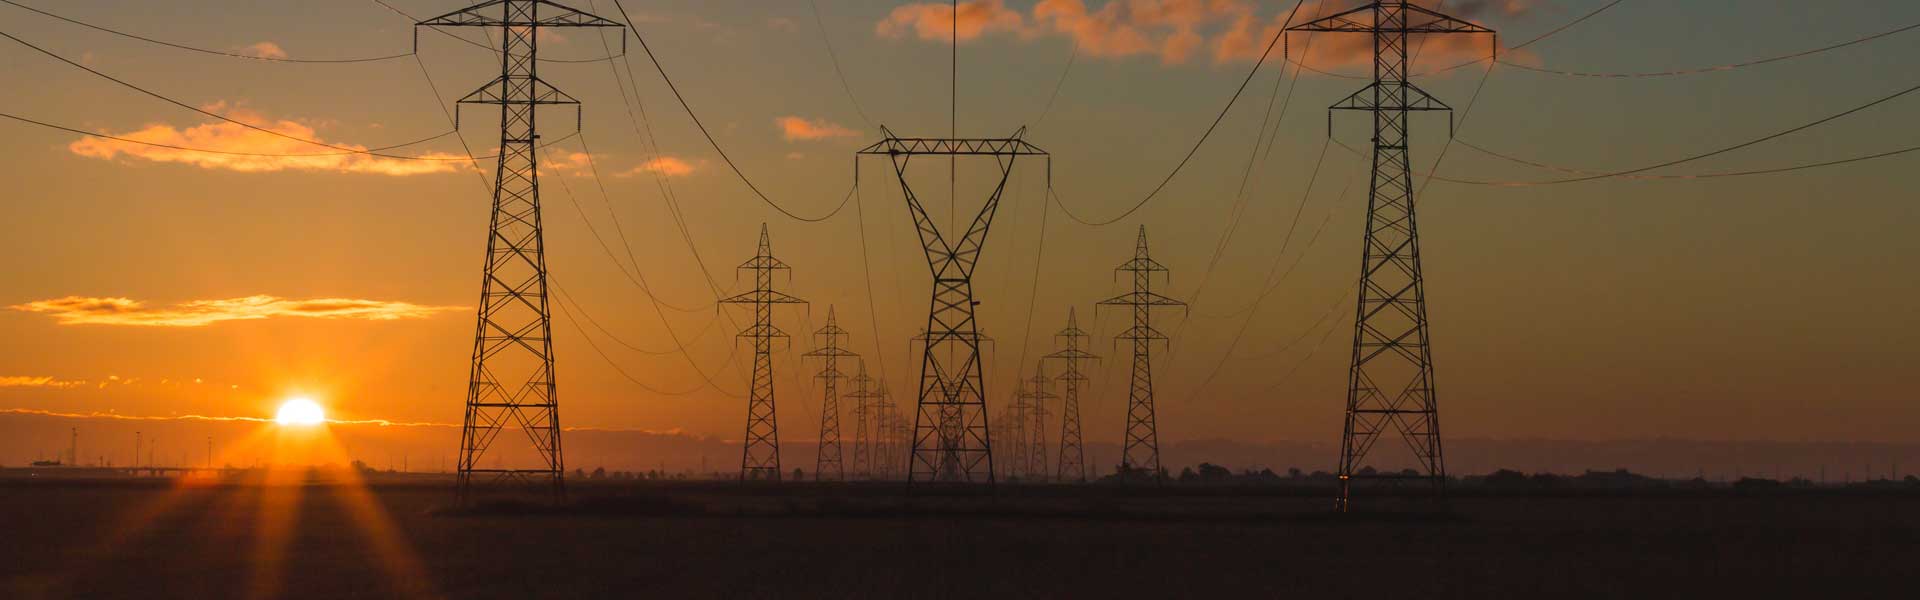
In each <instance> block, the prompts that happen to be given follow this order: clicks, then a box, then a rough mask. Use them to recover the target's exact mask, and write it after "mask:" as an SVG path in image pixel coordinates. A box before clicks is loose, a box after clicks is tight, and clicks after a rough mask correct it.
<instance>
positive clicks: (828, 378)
mask: <svg viewBox="0 0 1920 600" xmlns="http://www.w3.org/2000/svg"><path fill="white" fill-rule="evenodd" d="M740 269H741V270H743V271H751V272H752V273H753V276H754V278H753V281H754V287H753V289H750V290H747V291H744V292H741V293H739V294H737V295H734V296H732V297H730V298H726V299H724V300H722V302H723V303H728V304H739V305H745V306H750V307H752V310H753V315H754V320H753V322H752V324H750V325H748V326H747V327H746V328H745V329H743V330H741V332H740V334H739V335H740V337H741V338H742V339H745V340H748V341H749V343H751V344H752V346H753V351H754V359H753V371H752V382H751V386H750V392H749V394H748V397H747V415H746V416H747V419H746V429H745V435H744V437H743V438H742V443H741V461H740V480H741V481H779V480H781V478H782V474H783V471H782V464H781V461H780V441H779V439H780V438H779V427H778V420H777V418H776V414H777V411H776V403H775V400H774V398H775V396H774V379H775V377H774V368H773V356H772V350H773V345H774V340H777V339H782V338H786V337H787V334H786V333H785V332H784V331H782V330H781V329H780V328H779V327H778V326H777V325H775V324H774V323H773V310H772V308H773V306H775V305H778V304H800V303H804V302H805V301H804V300H801V299H799V298H796V297H794V296H792V295H789V294H787V293H785V292H781V291H779V290H776V289H773V286H774V277H773V274H774V273H776V272H780V271H786V270H789V269H790V267H789V266H788V265H787V264H786V263H785V262H783V261H781V260H780V259H778V258H776V257H774V255H773V250H772V244H771V241H770V239H769V236H768V233H767V227H766V225H765V224H762V225H761V227H760V240H759V246H758V249H757V251H756V253H755V255H754V256H753V258H750V259H748V260H747V261H746V262H745V263H742V264H741V265H740ZM1115 271H1117V272H1122V273H1127V274H1129V275H1130V276H1131V279H1132V281H1133V289H1132V290H1131V291H1129V292H1127V293H1124V294H1121V295H1119V296H1115V297H1113V298H1108V299H1105V300H1101V301H1100V302H1099V303H1098V306H1114V307H1124V308H1127V309H1130V310H1129V311H1128V312H1129V315H1128V316H1129V317H1131V319H1132V321H1131V324H1130V326H1129V327H1128V328H1127V329H1125V330H1123V331H1121V332H1120V333H1118V334H1117V335H1116V336H1115V339H1116V340H1125V341H1128V342H1130V343H1131V346H1132V351H1133V355H1132V357H1133V361H1132V369H1131V373H1130V376H1129V378H1128V380H1129V385H1128V393H1127V411H1126V427H1125V437H1124V438H1123V444H1122V454H1121V457H1120V458H1121V460H1120V464H1119V469H1118V474H1119V475H1120V476H1121V478H1122V480H1123V481H1124V480H1127V479H1159V478H1162V477H1164V475H1165V469H1164V467H1163V466H1162V465H1161V463H1160V444H1159V435H1158V419H1157V418H1156V413H1155V409H1154V389H1153V364H1152V355H1151V353H1152V349H1153V342H1155V341H1166V340H1167V337H1166V336H1165V335H1164V334H1162V333H1161V332H1160V331H1159V329H1157V328H1155V327H1154V326H1153V320H1152V317H1153V311H1154V309H1156V308H1175V307H1185V306H1186V305H1185V303H1183V302H1180V301H1178V300H1174V299H1172V298H1169V297H1167V296H1165V295H1163V294H1160V293H1158V292H1155V291H1153V288H1154V276H1155V275H1156V274H1158V275H1159V276H1160V277H1161V278H1163V279H1164V278H1165V276H1166V274H1167V268H1166V266H1165V265H1162V264H1161V263H1159V262H1158V261H1155V260H1154V259H1153V257H1152V256H1151V254H1150V253H1149V251H1148V247H1147V231H1146V227H1145V226H1142V227H1141V228H1140V231H1139V237H1138V238H1137V240H1136V242H1135V246H1134V255H1133V258H1131V259H1129V260H1127V261H1126V262H1124V263H1121V265H1120V266H1119V267H1117V268H1116V269H1115ZM848 335H849V334H848V332H847V330H845V329H843V328H841V327H840V324H839V317H838V315H837V314H836V313H835V310H834V308H833V307H832V306H829V307H828V308H827V320H826V324H825V325H824V326H822V327H821V328H820V329H818V330H816V331H814V332H813V336H814V338H815V348H814V349H813V350H811V351H809V352H807V353H805V354H803V355H802V356H803V357H805V358H811V359H817V360H818V361H819V362H820V365H821V366H820V371H819V372H818V373H817V374H815V375H814V377H815V378H816V379H818V380H819V381H820V382H821V386H820V389H821V403H820V429H819V438H818V440H819V451H818V453H816V455H815V460H814V465H813V471H812V478H813V480H815V481H848V480H862V481H865V480H879V481H884V480H896V479H900V478H902V477H903V476H904V475H905V474H906V472H907V469H908V468H909V460H910V458H909V457H910V453H909V449H910V448H911V445H910V444H911V442H912V440H911V438H910V436H909V431H910V428H911V427H910V425H909V424H908V423H907V419H906V418H905V417H904V416H902V415H901V413H900V412H899V411H898V410H897V409H898V408H899V407H898V405H897V404H896V403H895V402H893V400H892V397H891V395H890V394H889V393H888V391H887V386H886V382H885V381H884V380H880V379H875V378H874V377H872V376H871V375H869V374H868V371H867V365H866V360H865V359H864V358H863V357H861V356H860V355H859V354H858V353H856V352H853V351H851V350H848V349H847V348H846V347H845V342H846V339H847V337H848ZM976 335H978V334H976ZM927 338H928V336H927V334H926V333H924V332H922V333H921V334H920V335H919V336H916V338H915V339H916V340H917V341H919V342H921V344H920V346H919V347H920V350H921V351H922V352H925V351H926V344H925V341H926V340H927ZM1054 338H1055V347H1056V349H1055V351H1054V352H1052V353H1049V354H1046V355H1044V356H1042V357H1041V358H1040V359H1039V360H1038V361H1036V362H1035V364H1034V368H1033V371H1032V372H1031V373H1032V374H1031V376H1022V377H1020V378H1018V381H1017V383H1016V384H1015V386H1014V390H1013V393H1012V395H1011V396H1010V401H1009V402H1008V403H1007V404H1005V405H1003V408H1002V411H1001V412H1000V413H999V414H998V415H997V416H996V417H995V418H994V419H993V420H992V421H991V429H990V431H991V432H993V433H994V434H997V436H998V437H997V439H998V440H1001V442H1000V443H999V444H992V445H990V446H988V448H987V452H988V456H989V457H990V458H988V461H989V462H990V463H991V464H994V465H996V466H997V470H996V471H995V473H994V474H995V475H996V476H997V478H1000V479H1006V480H1009V481H1028V482H1045V481H1058V482H1085V481H1087V480H1088V478H1089V475H1090V473H1089V472H1088V470H1087V459H1086V446H1085V443H1084V439H1083V435H1082V430H1081V423H1082V421H1081V394H1082V392H1084V391H1085V390H1086V383H1087V381H1088V379H1087V376H1086V373H1085V371H1084V370H1083V366H1084V364H1085V363H1086V361H1088V360H1093V359H1098V358H1099V357H1098V356H1096V355H1094V354H1092V353H1090V352H1088V351H1087V350H1086V349H1085V344H1086V342H1087V339H1088V338H1089V334H1088V333H1087V332H1086V331H1085V330H1083V329H1081V328H1080V323H1079V314H1078V311H1077V310H1076V309H1074V308H1068V309H1067V321H1066V327H1065V328H1063V329H1061V330H1060V331H1059V332H1058V333H1056V334H1054ZM985 339H986V338H985V337H984V336H983V335H982V336H981V340H985ZM848 361H851V363H852V367H853V373H852V374H851V375H849V374H848V372H847V371H845V370H843V367H845V366H847V362H848ZM1050 364H1058V365H1059V367H1060V370H1059V371H1058V374H1057V375H1052V376H1049V374H1048V373H1049V372H1050V369H1049V365H1050ZM1056 382H1057V383H1059V384H1060V386H1061V390H1062V393H1059V394H1056V393H1054V392H1053V389H1054V386H1053V385H1052V384H1054V383H1056ZM843 383H845V384H847V388H842V384H843ZM843 399H845V400H850V401H851V402H852V407H851V411H850V412H851V416H852V423H851V428H852V431H853V435H852V442H851V444H850V447H849V444H847V443H846V439H845V435H844V434H845V431H846V429H847V427H846V424H845V423H843V420H842V416H843V415H842V403H841V401H842V400H843ZM1055 401H1058V404H1059V409H1058V410H1057V411H1056V410H1055V409H1053V408H1050V406H1051V405H1052V404H1054V402H1055ZM1055 416H1057V417H1058V421H1054V420H1053V418H1054V417H1055ZM1056 423H1057V427H1058V429H1057V430H1056V429H1055V425H1056ZM1056 431H1057V437H1054V436H1055V435H1056V434H1055V433H1054V432H1056ZM989 439H996V438H989ZM1054 439H1057V440H1058V443H1057V446H1054V445H1052V444H1050V443H1049V440H1054ZM996 446H997V447H998V448H997V449H999V450H1000V452H999V453H997V454H998V455H999V456H998V457H997V458H998V461H997V462H996V461H995V460H994V457H995V454H996V453H995V452H993V451H994V450H995V449H996V448H995V447H996Z"/></svg>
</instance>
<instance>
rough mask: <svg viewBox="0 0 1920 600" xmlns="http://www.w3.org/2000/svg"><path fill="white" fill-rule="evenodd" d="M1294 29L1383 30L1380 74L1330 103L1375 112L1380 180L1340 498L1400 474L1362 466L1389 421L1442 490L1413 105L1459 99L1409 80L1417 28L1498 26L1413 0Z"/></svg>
mask: <svg viewBox="0 0 1920 600" xmlns="http://www.w3.org/2000/svg"><path fill="white" fill-rule="evenodd" d="M1289 31H1328V32H1348V33H1365V34H1370V35H1372V36H1373V49H1374V53H1373V83H1372V84H1369V85H1368V86H1367V87H1365V88H1362V89H1361V90H1360V91H1358V92H1354V93H1353V94H1352V95H1350V96H1347V97H1346V99H1344V100H1341V101H1339V102H1337V103H1335V104H1334V105H1333V106H1332V107H1331V109H1330V110H1357V111H1364V112H1368V113H1372V114H1373V182H1372V185H1371V187H1369V188H1368V190H1369V193H1368V196H1367V228H1366V238H1365V243H1364V244H1363V250H1362V251H1361V262H1360V293H1359V302H1358V307H1357V308H1356V309H1355V317H1354V323H1353V357H1352V360H1351V362H1350V363H1349V365H1350V368H1349V371H1348V375H1347V410H1346V424H1345V428H1344V431H1343V433H1342V435H1341V439H1340V467H1339V473H1338V476H1339V478H1340V497H1339V499H1338V500H1337V501H1336V507H1337V508H1338V509H1339V510H1341V511H1346V510H1349V509H1351V508H1352V497H1353V496H1352V491H1353V490H1352V485H1353V479H1354V478H1356V477H1393V476H1394V475H1386V474H1384V473H1383V474H1363V473H1362V472H1361V471H1362V469H1361V467H1362V464H1361V461H1362V459H1364V458H1365V457H1366V455H1367V451H1368V450H1369V449H1371V448H1372V447H1373V444H1374V442H1375V441H1377V440H1378V439H1379V436H1380V434H1381V433H1383V432H1384V431H1385V430H1386V429H1387V428H1388V427H1389V426H1391V427H1392V428H1394V429H1395V430H1397V431H1399V433H1400V436H1401V438H1403V439H1404V440H1405V441H1406V442H1407V445H1408V447H1409V448H1410V449H1411V450H1412V452H1413V455H1414V458H1415V460H1417V461H1418V462H1419V463H1420V466H1421V467H1422V468H1424V470H1425V471H1426V474H1425V475H1421V476H1419V477H1423V478H1426V479H1428V480H1430V481H1431V483H1432V485H1433V492H1434V495H1435V497H1439V496H1441V495H1443V494H1444V493H1445V492H1446V481H1447V470H1446V465H1445V462H1444V461H1443V460H1442V454H1441V449H1440V408H1439V403H1438V400H1437V394H1436V393H1435V389H1434V380H1433V353H1432V350H1431V348H1430V347H1429V346H1428V338H1427V333H1428V332H1427V299H1426V289H1425V281H1424V280H1423V279H1422V276H1421V271H1420V235H1419V232H1418V230H1417V229H1416V228H1415V220H1414V202H1413V178H1412V173H1411V167H1410V162H1411V161H1410V160H1409V159H1408V157H1407V141H1408V137H1409V129H1408V128H1409V123H1408V120H1407V113H1408V112H1412V111H1436V110H1441V111H1451V110H1453V109H1452V108H1449V107H1448V106H1447V105H1446V104H1445V103H1442V102H1441V101H1439V100H1438V99H1435V98H1434V97H1433V96H1431V95H1428V94H1427V93H1426V92H1425V91H1422V90H1421V89H1420V88H1418V87H1416V86H1414V85H1413V83H1411V82H1409V81H1407V66H1408V65H1407V37H1408V34H1410V33H1411V34H1418V35H1432V34H1445V33H1493V30H1491V29H1487V28H1485V27H1481V26H1479V25H1475V24H1473V23H1468V22H1466V21H1462V20H1460V19H1456V18H1453V17H1449V16H1446V15H1443V14H1440V13H1437V12H1434V11H1431V10H1427V9H1424V8H1421V7H1418V6H1414V5H1411V4H1408V3H1406V2H1385V1H1383V2H1374V3H1372V4H1368V5H1366V6H1362V7H1359V8H1355V9H1353V10H1349V11H1346V12H1343V13H1340V14H1336V15H1333V16H1330V17H1326V18H1323V19H1318V20H1315V21H1312V22H1309V23H1305V24H1302V25H1297V26H1294V27H1292V28H1289ZM1497 44H1498V43H1497V42H1495V44H1494V45H1495V46H1497ZM1367 471H1371V470H1367Z"/></svg>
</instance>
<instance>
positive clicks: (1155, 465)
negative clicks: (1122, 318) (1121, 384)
mask: <svg viewBox="0 0 1920 600" xmlns="http://www.w3.org/2000/svg"><path fill="white" fill-rule="evenodd" d="M1114 271H1115V272H1122V273H1132V274H1133V291H1131V292H1127V293H1125V294H1121V295H1119V296H1115V297H1112V298H1109V299H1106V300H1103V301H1101V302H1100V305H1101V306H1126V307H1131V308H1132V309H1133V326H1132V327H1129V328H1127V330H1126V331H1122V332H1120V333H1119V334H1118V335H1115V336H1114V339H1115V340H1130V341H1132V342H1133V375H1132V383H1131V384H1130V385H1129V386H1128V389H1127V434H1126V438H1125V441H1124V444H1123V446H1122V450H1121V452H1120V466H1121V467H1122V471H1123V479H1124V478H1125V477H1126V476H1131V475H1132V474H1134V473H1136V472H1141V471H1144V472H1145V473H1146V474H1147V475H1148V476H1150V477H1153V478H1154V479H1155V480H1159V479H1163V478H1164V476H1165V473H1164V472H1162V469H1161V465H1160V435H1159V431H1158V427H1159V425H1158V419H1157V418H1156V417H1155V414H1154V408H1153V360H1152V358H1151V354H1152V350H1153V342H1154V341H1156V340H1166V339H1167V336H1166V335H1164V334H1162V333H1160V330H1158V329H1154V327H1153V309H1155V308H1160V307H1180V308H1181V309H1182V310H1184V309H1185V308H1186V306H1187V303H1185V302H1181V301H1179V300H1174V299H1172V298H1168V297H1166V296H1163V295H1160V294H1159V293H1157V292H1154V291H1153V275H1154V274H1155V273H1159V274H1161V276H1162V277H1169V275H1168V274H1167V267H1166V265H1162V264H1160V263H1159V261H1155V260H1153V257H1152V256H1150V255H1148V253H1147V226H1145V225H1141V226H1140V236H1139V238H1137V239H1136V240H1135V241H1134V245H1133V259H1132V260H1129V261H1127V262H1124V263H1121V264H1120V266H1119V267H1115V268H1114Z"/></svg>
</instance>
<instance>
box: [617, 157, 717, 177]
mask: <svg viewBox="0 0 1920 600" xmlns="http://www.w3.org/2000/svg"><path fill="white" fill-rule="evenodd" d="M696 168H698V167H696V166H695V165H694V164H693V163H690V162H687V161H685V160H681V159H679V158H675V157H672V156H662V157H659V158H655V159H653V160H649V161H647V162H643V163H640V166H638V167H634V168H632V169H628V170H627V171H625V172H622V173H617V174H615V175H614V176H615V177H632V176H634V175H639V174H641V173H659V174H662V175H667V176H669V177H679V176H682V175H688V174H691V173H693V171H694V169H696Z"/></svg>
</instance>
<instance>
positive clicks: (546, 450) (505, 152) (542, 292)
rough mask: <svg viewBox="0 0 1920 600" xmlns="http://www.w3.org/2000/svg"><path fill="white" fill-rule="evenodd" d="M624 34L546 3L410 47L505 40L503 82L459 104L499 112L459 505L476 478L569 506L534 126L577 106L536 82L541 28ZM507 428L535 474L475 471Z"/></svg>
mask: <svg viewBox="0 0 1920 600" xmlns="http://www.w3.org/2000/svg"><path fill="white" fill-rule="evenodd" d="M620 26H621V24H620V23H617V22H614V21H612V20H608V19H604V18H601V17H598V16H594V15H591V14H587V13H584V12H580V11H578V10H574V9H571V8H567V7H565V6H561V5H559V4H555V3H553V2H551V1H549V0H488V1H486V2H481V3H479V4H475V5H473V6H470V7H467V8H464V9H460V10H457V11H454V12H450V13H447V14H444V15H441V16H438V17H434V18H431V19H427V20H425V21H421V22H419V23H417V24H415V27H416V29H415V32H416V33H415V36H416V40H417V39H418V38H417V36H418V35H419V34H418V29H417V28H418V27H488V28H498V29H499V38H500V40H501V42H500V43H501V46H500V49H499V55H500V76H499V77H498V78H496V79H494V80H493V81H492V82H489V83H488V84H486V85H485V86H481V88H480V89H478V90H475V91H474V92H473V93H471V94H467V96H466V97H464V98H461V99H460V102H459V103H460V104H492V105H497V106H499V107H500V150H499V152H500V161H499V163H498V164H497V165H496V166H495V168H494V176H493V184H494V187H493V216H492V218H491V219H490V220H489V224H488V227H487V255H486V264H485V267H484V269H483V271H482V275H481V278H480V308H479V318H478V322H477V324H476V325H475V326H474V335H473V358H472V363H471V368H470V369H469V370H468V372H467V373H468V376H467V400H466V417H465V419H464V421H463V422H462V424H461V427H460V463H459V476H458V482H459V483H458V490H459V492H458V493H459V497H460V502H461V503H462V504H467V503H470V501H471V500H472V495H473V492H474V490H473V487H474V479H475V478H476V477H482V478H486V479H488V480H490V481H493V482H519V483H527V484H539V483H541V482H542V480H544V483H545V484H546V485H547V487H548V489H549V491H550V493H551V494H552V497H553V501H554V502H555V503H559V502H563V501H565V499H566V472H567V469H566V461H565V460H563V458H562V456H561V451H560V403H559V397H558V395H557V393H556V386H555V383H554V370H553V336H552V332H553V328H552V319H551V317H552V313H551V312H550V311H549V310H548V306H547V258H546V242H545V238H544V234H543V231H542V228H541V220H540V173H539V168H538V163H539V160H538V158H537V157H536V156H535V153H536V152H537V151H538V146H539V143H540V134H539V130H538V128H536V127H535V126H534V122H535V117H537V116H538V113H539V111H538V108H539V107H540V106H542V105H554V104H572V105H575V109H574V110H575V115H576V119H575V121H576V123H577V122H578V118H577V117H578V114H579V112H578V111H579V108H578V105H579V104H580V103H579V102H578V101H576V100H574V99H573V97H571V96H568V95H567V94H566V93H565V92H561V91H560V90H559V89H558V88H555V87H553V86H552V85H549V84H548V83H547V82H546V81H543V80H541V79H540V77H539V75H538V73H537V67H538V66H539V40H540V38H541V37H543V34H541V33H540V30H541V29H543V28H548V27H620ZM492 37H493V36H492V35H489V36H488V38H489V39H491V38H492ZM622 39H624V38H622ZM417 43H418V42H417V41H416V44H417ZM457 110H458V109H457V108H456V113H455V115H456V116H455V124H456V126H457V125H458V122H459V118H458V112H457ZM507 427H515V428H518V429H520V430H522V431H524V432H526V434H527V437H528V439H529V441H531V442H532V444H533V448H534V451H535V452H536V453H537V454H538V455H539V457H540V460H541V462H542V463H543V464H542V465H541V466H540V467H538V468H525V469H522V468H513V469H507V468H500V467H498V466H497V465H496V467H495V468H492V469H488V468H483V467H482V466H481V459H482V458H483V457H484V456H485V455H486V453H487V449H488V447H490V446H492V445H493V441H494V438H496V437H498V436H499V435H500V432H501V431H502V430H503V429H505V428H507ZM496 458H498V457H496ZM496 462H498V461H496Z"/></svg>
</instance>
